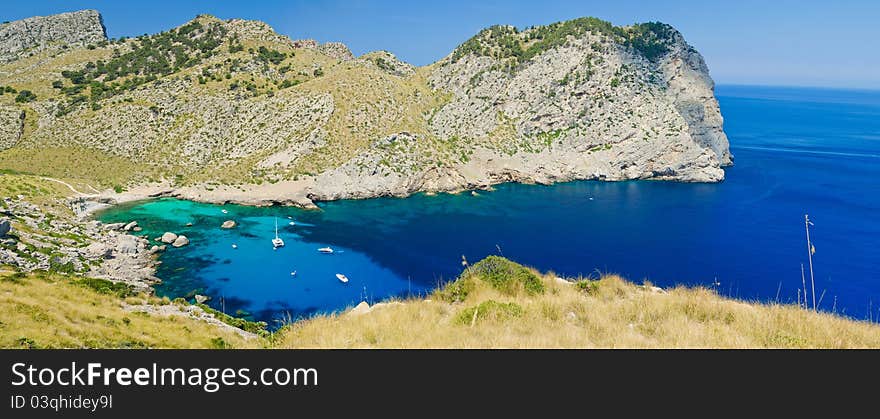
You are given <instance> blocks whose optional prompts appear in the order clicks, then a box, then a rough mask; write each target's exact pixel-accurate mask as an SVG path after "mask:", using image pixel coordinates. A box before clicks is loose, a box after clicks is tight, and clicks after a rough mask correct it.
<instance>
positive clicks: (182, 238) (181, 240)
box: [171, 235, 189, 247]
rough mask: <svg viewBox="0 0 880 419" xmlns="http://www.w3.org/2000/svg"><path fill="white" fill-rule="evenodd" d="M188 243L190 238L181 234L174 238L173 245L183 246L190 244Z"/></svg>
mask: <svg viewBox="0 0 880 419" xmlns="http://www.w3.org/2000/svg"><path fill="white" fill-rule="evenodd" d="M188 244H189V239H188V238H186V236H183V235H181V236H177V238H176V239H174V242H172V243H171V246H173V247H183V246H186V245H188Z"/></svg>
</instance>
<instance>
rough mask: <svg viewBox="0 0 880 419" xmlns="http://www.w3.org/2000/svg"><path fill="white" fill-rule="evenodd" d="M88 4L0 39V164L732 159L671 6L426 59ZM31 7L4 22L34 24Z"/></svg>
mask: <svg viewBox="0 0 880 419" xmlns="http://www.w3.org/2000/svg"><path fill="white" fill-rule="evenodd" d="M78 13H81V15H77V16H83V17H88V18H89V19H86V20H85V21H84V22H85V23H82V22H81V23H79V24H78V26H77V25H72V24H70V23H69V19H68V18H67V17H63V16H66V15H57V16H54V17H52V16H50V17H45V18H39V19H40V22H41V25H43V27H45V28H46V29H45V30H44V31H41V33H45V34H46V35H45V36H42V37H40V39H28V40H22V41H20V42H18V43H17V44H16V45H14V46H9V45H6V46H3V45H0V54H3V55H4V56H7V57H12V58H10V60H11V61H9V62H7V63H5V64H2V63H0V86H2V88H0V91H2V92H3V93H4V94H2V95H0V133H2V138H0V168H5V169H13V170H19V171H26V172H30V173H35V174H40V175H47V176H52V177H56V178H64V179H76V180H81V181H85V182H88V183H89V184H90V185H93V186H94V187H96V188H98V189H106V188H110V187H113V186H116V187H117V188H116V189H117V190H119V189H123V188H128V189H133V190H138V188H139V187H143V186H145V185H155V186H156V187H158V188H160V190H161V191H163V193H165V194H175V193H179V191H180V190H181V188H183V187H189V188H191V190H193V188H194V190H196V191H197V192H193V193H191V194H190V195H188V196H187V197H190V198H195V199H203V200H211V199H212V198H211V196H212V193H211V192H212V191H214V190H215V189H223V190H226V191H227V192H229V191H240V192H242V193H243V194H244V195H245V196H246V195H247V194H248V192H249V191H251V190H253V189H255V188H257V187H259V185H261V184H278V185H279V186H278V188H277V189H278V191H273V192H272V194H270V195H271V196H273V197H274V198H272V199H274V200H276V201H280V200H282V198H291V197H295V198H296V199H294V202H296V203H303V202H305V203H308V201H309V200H310V199H312V200H329V199H338V198H364V197H374V196H385V195H397V196H405V195H408V194H410V193H413V192H417V191H458V190H462V189H473V188H485V187H488V186H490V185H492V184H495V183H499V182H505V181H522V182H540V183H551V182H557V181H566V180H574V179H600V180H624V179H663V180H680V181H700V182H716V181H720V180H722V179H723V177H724V172H723V170H722V169H721V167H723V166H725V165H729V164H731V163H732V158H731V156H730V153H729V150H728V143H727V138H726V136H725V135H724V132H723V128H722V118H721V114H720V112H719V109H718V104H717V101H716V100H715V98H714V95H713V82H712V79H711V78H710V77H709V74H708V69H707V68H706V65H705V63H704V62H703V59H702V57H701V56H700V55H699V53H698V52H697V51H695V50H694V49H693V48H692V47H691V46H690V45H688V44H687V43H686V42H685V40H684V39H683V37H682V36H681V34H680V33H678V32H677V31H676V30H675V29H673V28H672V27H670V26H668V25H665V24H659V23H650V24H639V25H633V26H629V27H615V26H612V25H610V24H609V23H607V22H603V21H600V20H598V19H593V18H582V19H576V20H572V21H567V22H561V23H557V24H553V25H548V26H540V27H534V28H529V29H525V30H518V29H516V28H513V27H508V26H495V27H492V28H488V29H486V30H484V31H482V32H480V33H479V34H477V35H476V36H475V37H474V38H472V39H470V40H468V41H466V42H465V43H463V44H462V45H461V46H459V47H458V48H457V49H456V50H455V51H453V52H452V53H450V55H449V56H447V57H445V58H443V59H441V60H440V61H438V62H437V63H434V64H432V65H429V66H426V67H413V66H411V65H409V64H407V63H404V62H401V61H400V60H398V59H397V58H396V57H395V56H394V55H393V54H391V53H388V52H385V51H377V52H372V53H369V54H365V55H363V56H361V57H357V58H355V57H353V56H352V54H351V52H350V51H349V50H348V49H347V48H346V47H345V46H344V45H342V44H338V43H329V44H318V43H316V42H314V41H311V40H291V39H289V38H287V37H285V36H282V35H279V34H277V33H275V32H274V31H273V30H272V28H270V27H269V26H268V25H266V24H264V23H262V22H257V21H246V20H240V19H231V20H226V21H224V20H220V19H217V18H214V17H212V16H206V15H202V16H198V17H196V18H195V19H194V20H192V21H190V22H187V23H185V24H183V25H181V26H179V27H177V28H174V29H170V30H168V31H166V32H162V33H158V34H153V35H145V36H141V37H137V38H130V39H114V40H109V39H104V38H103V37H104V35H103V26H102V24H101V19H100V16H99V15H97V14H96V13H94V14H92V13H91V12H78ZM34 19H37V18H34ZM21 22H22V21H19V22H11V23H8V24H5V25H4V26H2V27H0V31H5V32H4V33H7V34H9V35H8V36H9V37H11V38H10V39H25V38H26V37H25V36H24V35H22V34H21V31H22V30H21V29H20V28H22V27H27V26H22V23H21ZM95 22H97V23H95ZM16 28H19V29H16ZM65 28H67V29H65ZM99 28H100V34H98V32H99ZM65 31H68V32H70V33H72V35H70V36H66V37H65V36H59V35H57V34H58V33H66V32H65ZM13 50H14V53H13ZM105 195H106V196H107V197H111V198H112V197H113V196H114V195H113V193H112V192H110V191H108V192H107V193H106V194H105ZM276 196H277V197H276ZM240 200H243V201H246V199H240Z"/></svg>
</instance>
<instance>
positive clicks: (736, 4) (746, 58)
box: [0, 0, 880, 89]
mask: <svg viewBox="0 0 880 419" xmlns="http://www.w3.org/2000/svg"><path fill="white" fill-rule="evenodd" d="M84 8H91V9H97V10H98V11H100V12H101V13H102V14H103V16H104V23H105V25H106V26H107V31H108V34H109V35H110V36H111V37H119V36H132V35H140V34H143V33H154V32H159V31H162V30H165V29H169V28H171V27H174V26H177V25H180V24H182V23H184V22H186V21H187V20H189V19H191V18H192V17H194V16H195V15H196V14H199V13H209V14H213V15H216V16H218V17H221V18H224V19H226V18H232V17H241V18H246V19H258V20H262V21H265V22H267V23H269V24H270V25H272V27H274V28H275V29H276V30H277V31H278V32H280V33H283V34H285V35H288V36H290V37H291V38H294V39H296V38H314V39H317V40H319V41H322V42H326V41H341V42H344V43H346V44H347V45H348V46H349V47H350V48H351V49H352V51H354V52H355V53H356V54H361V53H364V52H367V51H371V50H376V49H387V50H389V51H391V52H393V53H395V54H397V55H398V56H399V57H400V58H402V59H404V60H406V61H409V62H411V63H413V64H418V65H422V64H428V63H430V62H433V61H435V60H437V59H439V58H441V57H443V56H444V55H446V54H447V53H449V52H450V51H452V49H453V48H455V46H456V45H458V44H459V43H461V42H462V41H464V40H466V39H467V38H469V37H470V36H472V35H473V34H475V33H476V32H477V31H479V30H480V29H482V28H484V27H486V26H489V25H492V24H498V23H502V24H512V25H516V26H520V27H524V26H530V25H535V24H546V23H551V22H554V21H559V20H566V19H571V18H575V17H580V16H596V17H599V18H602V19H606V20H609V21H611V22H613V23H614V24H618V25H622V24H629V23H634V22H644V21H652V20H659V21H663V22H666V23H670V24H672V25H673V26H675V27H676V28H678V29H679V30H680V31H681V32H682V33H683V34H684V36H685V38H686V39H687V40H688V42H690V43H691V44H692V45H694V46H695V47H696V48H697V49H698V50H699V51H700V52H701V53H702V54H703V56H704V57H705V58H706V61H707V63H708V64H709V68H710V71H711V74H712V76H713V78H714V79H715V80H716V82H718V83H719V84H722V83H724V84H768V85H800V86H829V87H852V88H871V89H880V22H878V21H880V1H877V0H851V1H839V2H832V1H813V0H804V1H788V0H762V1H754V0H746V1H728V2H712V1H706V0H703V1H699V0H680V1H638V0H615V1H608V0H601V1H589V0H581V1H551V0H544V1H534V0H531V1H526V0H512V1H503V0H486V1H481V0H470V1H467V0H464V1H461V0H445V1H392V0H387V1H379V0H375V1H369V0H359V1H358V0H351V1H342V0H328V1H320V0H313V1H304V0H293V1H290V0H289V1H278V0H272V1H269V0H267V1H260V0H251V1H223V0H213V1H208V0H194V1H184V0H176V1H174V0H151V1H138V2H127V1H118V0H117V1H111V0H70V1H64V0H55V1H49V0H29V1H14V2H6V3H5V4H4V5H3V6H2V8H0V21H5V20H16V19H20V18H24V17H28V16H34V15H46V14H52V13H59V12H63V11H71V10H79V9H84Z"/></svg>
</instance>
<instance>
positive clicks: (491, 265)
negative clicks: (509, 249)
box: [466, 255, 544, 295]
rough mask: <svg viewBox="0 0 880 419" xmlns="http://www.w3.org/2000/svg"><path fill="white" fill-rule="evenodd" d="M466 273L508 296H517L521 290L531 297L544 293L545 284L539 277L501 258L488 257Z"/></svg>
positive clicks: (523, 267)
mask: <svg viewBox="0 0 880 419" xmlns="http://www.w3.org/2000/svg"><path fill="white" fill-rule="evenodd" d="M466 273H467V274H468V275H473V276H475V277H477V278H480V279H481V280H483V281H486V282H488V283H489V284H491V285H492V287H493V288H495V289H497V290H498V291H501V292H503V293H505V294H508V295H515V294H516V293H517V292H518V291H519V290H520V289H522V290H524V291H525V292H526V293H528V294H530V295H534V294H543V293H544V283H543V282H541V278H539V277H538V275H536V274H535V273H534V272H532V271H531V270H529V269H528V268H526V267H525V266H522V265H520V264H518V263H515V262H511V261H510V260H507V259H505V258H503V257H501V256H494V255H493V256H488V257H486V258H485V259H483V260H481V261H479V262H477V263H476V264H474V265H473V266H471V267H470V268H468V270H467V272H466Z"/></svg>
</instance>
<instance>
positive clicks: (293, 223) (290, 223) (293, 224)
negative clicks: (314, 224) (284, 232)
mask: <svg viewBox="0 0 880 419" xmlns="http://www.w3.org/2000/svg"><path fill="white" fill-rule="evenodd" d="M287 225H292V226H295V225H296V223H295V222H293V221H291V222H289V223H287Z"/></svg>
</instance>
